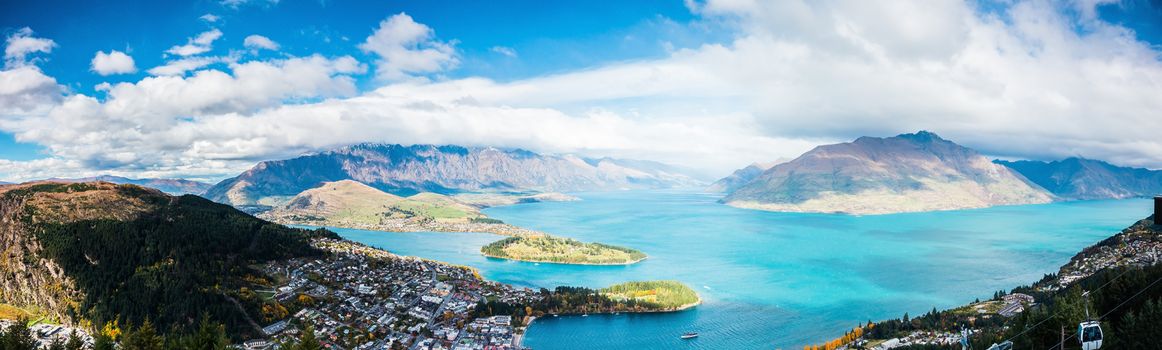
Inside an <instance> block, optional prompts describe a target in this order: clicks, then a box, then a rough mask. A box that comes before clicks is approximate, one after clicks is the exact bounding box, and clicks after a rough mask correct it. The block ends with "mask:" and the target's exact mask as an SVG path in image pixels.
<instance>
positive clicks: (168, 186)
mask: <svg viewBox="0 0 1162 350" xmlns="http://www.w3.org/2000/svg"><path fill="white" fill-rule="evenodd" d="M47 181H54V182H74V183H75V182H93V181H105V182H111V183H115V184H121V185H138V186H143V187H149V188H156V189H158V190H161V191H162V192H165V193H168V194H176V195H182V194H194V195H201V194H203V193H206V190H208V189H210V186H212V185H211V184H208V183H205V182H199V181H192V180H183V179H130V178H126V177H120V176H112V175H101V176H94V177H83V178H76V179H62V178H52V179H48V180H47Z"/></svg>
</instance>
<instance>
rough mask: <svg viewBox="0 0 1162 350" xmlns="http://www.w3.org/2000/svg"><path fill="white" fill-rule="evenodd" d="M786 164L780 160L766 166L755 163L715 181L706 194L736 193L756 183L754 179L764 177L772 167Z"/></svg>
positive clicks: (783, 160) (784, 160)
mask: <svg viewBox="0 0 1162 350" xmlns="http://www.w3.org/2000/svg"><path fill="white" fill-rule="evenodd" d="M786 162H787V160H786V159H779V160H777V161H774V162H771V163H766V164H764V163H754V164H751V165H748V166H746V167H745V168H742V169H738V170H735V171H734V172H733V173H731V174H730V175H728V176H726V177H724V178H721V179H718V181H715V182H714V183H712V184H710V186H708V187H706V192H714V193H731V192H734V190H737V189H739V188H740V187H742V186H746V184H748V183H750V182H751V181H754V179H756V178H758V177H759V175H762V174H763V172H764V171H767V169H770V168H771V167H773V166H775V165H776V164H781V163H786Z"/></svg>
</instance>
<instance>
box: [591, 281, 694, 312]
mask: <svg viewBox="0 0 1162 350" xmlns="http://www.w3.org/2000/svg"><path fill="white" fill-rule="evenodd" d="M599 292H600V293H601V294H602V295H605V296H606V297H608V298H610V299H613V300H614V301H621V302H624V301H629V300H633V301H635V302H638V303H644V304H647V305H652V306H654V307H657V308H661V309H681V308H686V307H690V306H692V305H696V304H698V303H700V302H702V299H701V298H699V297H698V293H695V292H694V290H692V289H690V287H686V285H685V284H682V282H678V281H644V282H626V283H622V284H616V285H613V286H609V287H606V288H602V289H601V290H599Z"/></svg>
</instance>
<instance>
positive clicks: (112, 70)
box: [90, 50, 137, 75]
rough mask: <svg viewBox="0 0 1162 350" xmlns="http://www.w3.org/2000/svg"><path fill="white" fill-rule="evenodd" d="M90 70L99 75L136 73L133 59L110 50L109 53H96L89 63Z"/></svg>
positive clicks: (122, 53)
mask: <svg viewBox="0 0 1162 350" xmlns="http://www.w3.org/2000/svg"><path fill="white" fill-rule="evenodd" d="M90 69H92V70H93V71H94V72H97V74H100V75H113V74H127V73H134V72H137V66H136V65H134V63H133V57H129V55H126V54H125V53H124V52H121V51H117V50H111V51H109V53H105V52H103V51H97V55H96V56H93V61H92V62H91V63H90Z"/></svg>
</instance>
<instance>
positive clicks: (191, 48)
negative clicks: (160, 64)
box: [165, 28, 222, 56]
mask: <svg viewBox="0 0 1162 350" xmlns="http://www.w3.org/2000/svg"><path fill="white" fill-rule="evenodd" d="M221 37H222V31H220V30H218V29H217V28H214V29H211V30H208V31H205V32H202V33H201V34H198V36H196V37H193V38H189V39H188V40H187V42H186V44H185V45H176V46H174V47H171V48H170V49H169V50H166V51H165V52H166V53H168V54H172V55H178V56H193V55H198V54H203V53H206V52H209V51H210V50H211V49H213V47H212V46H211V45H212V44H213V43H214V41H215V40H218V38H221Z"/></svg>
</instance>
